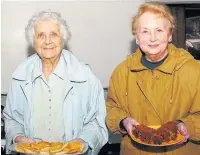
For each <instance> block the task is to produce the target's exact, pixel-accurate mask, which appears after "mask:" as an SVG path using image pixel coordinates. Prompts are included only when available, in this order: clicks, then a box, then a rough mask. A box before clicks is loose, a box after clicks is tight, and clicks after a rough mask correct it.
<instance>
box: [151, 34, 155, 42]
mask: <svg viewBox="0 0 200 155" xmlns="http://www.w3.org/2000/svg"><path fill="white" fill-rule="evenodd" d="M150 41H151V42H154V41H156V33H155V32H151V34H150Z"/></svg>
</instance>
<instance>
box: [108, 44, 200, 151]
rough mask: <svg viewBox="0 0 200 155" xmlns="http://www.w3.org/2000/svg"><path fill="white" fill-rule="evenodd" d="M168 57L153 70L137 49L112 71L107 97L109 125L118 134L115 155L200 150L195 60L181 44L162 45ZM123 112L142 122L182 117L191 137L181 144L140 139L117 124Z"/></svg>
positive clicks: (199, 68) (199, 82)
mask: <svg viewBox="0 0 200 155" xmlns="http://www.w3.org/2000/svg"><path fill="white" fill-rule="evenodd" d="M168 52H169V54H168V57H167V59H166V60H165V61H164V63H163V64H162V65H161V66H159V67H158V68H156V69H154V70H149V69H147V68H145V67H144V66H143V65H142V64H141V56H142V53H141V52H140V50H139V49H138V50H137V51H136V52H135V53H134V54H132V55H130V56H128V57H127V59H126V60H125V61H124V62H122V63H121V64H120V65H119V66H118V67H117V68H116V69H115V70H114V72H113V74H112V76H111V79H110V86H109V91H108V97H107V118H106V123H107V126H108V128H109V130H110V131H111V132H113V133H116V134H121V135H123V136H124V138H123V139H122V142H121V152H120V154H121V155H152V154H153V155H155V154H157V155H200V143H199V142H200V63H199V62H198V61H196V60H195V59H193V57H192V56H191V55H190V54H189V53H188V52H187V51H185V50H183V49H179V48H176V47H175V46H174V45H172V44H169V45H168ZM125 117H133V118H134V119H136V120H137V121H138V122H139V123H142V124H145V125H161V124H163V123H165V122H168V121H172V120H182V121H183V122H184V123H185V125H186V127H187V129H188V131H189V133H190V134H191V139H190V141H189V142H187V143H185V144H182V145H173V146H169V147H149V146H145V145H140V144H138V143H136V142H134V141H132V140H131V138H130V137H129V136H128V135H126V134H123V133H122V132H121V130H120V128H119V123H120V121H121V120H122V119H123V118H125Z"/></svg>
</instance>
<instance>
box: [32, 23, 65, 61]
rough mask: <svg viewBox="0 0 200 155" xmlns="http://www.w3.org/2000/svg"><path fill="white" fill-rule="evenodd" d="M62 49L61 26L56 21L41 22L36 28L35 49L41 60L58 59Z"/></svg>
mask: <svg viewBox="0 0 200 155" xmlns="http://www.w3.org/2000/svg"><path fill="white" fill-rule="evenodd" d="M62 47H63V40H62V36H61V32H60V27H59V25H58V24H56V22H55V21H54V20H45V21H39V22H38V23H37V24H36V26H35V36H34V48H35V50H36V52H37V53H38V55H39V56H40V57H41V59H54V58H57V57H58V56H59V55H60V53H61V50H62Z"/></svg>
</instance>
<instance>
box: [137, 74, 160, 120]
mask: <svg viewBox="0 0 200 155" xmlns="http://www.w3.org/2000/svg"><path fill="white" fill-rule="evenodd" d="M138 74H139V73H138ZM143 78H144V76H143V77H140V78H138V79H139V80H137V85H138V87H139V88H140V90H141V92H142V94H143V95H144V96H145V98H146V99H147V100H148V102H149V104H150V105H151V107H152V108H153V110H154V111H155V113H156V115H157V116H158V118H159V120H160V123H161V122H162V120H161V117H160V115H159V112H158V110H157V108H156V101H155V99H154V97H153V93H152V88H151V86H152V80H145V79H143Z"/></svg>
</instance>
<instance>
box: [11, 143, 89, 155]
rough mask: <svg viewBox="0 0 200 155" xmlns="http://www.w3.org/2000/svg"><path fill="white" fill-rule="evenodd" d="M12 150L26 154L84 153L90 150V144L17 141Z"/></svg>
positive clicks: (70, 154)
mask: <svg viewBox="0 0 200 155" xmlns="http://www.w3.org/2000/svg"><path fill="white" fill-rule="evenodd" d="M9 149H10V150H12V151H15V152H18V153H24V154H65V155H68V154H69V155H72V154H74V155H75V154H76V155H78V154H80V155H81V154H84V153H86V152H87V150H88V144H87V143H83V142H79V141H70V142H65V143H61V142H46V141H39V142H37V143H20V144H18V143H16V144H12V145H11V146H10V148H9Z"/></svg>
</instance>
